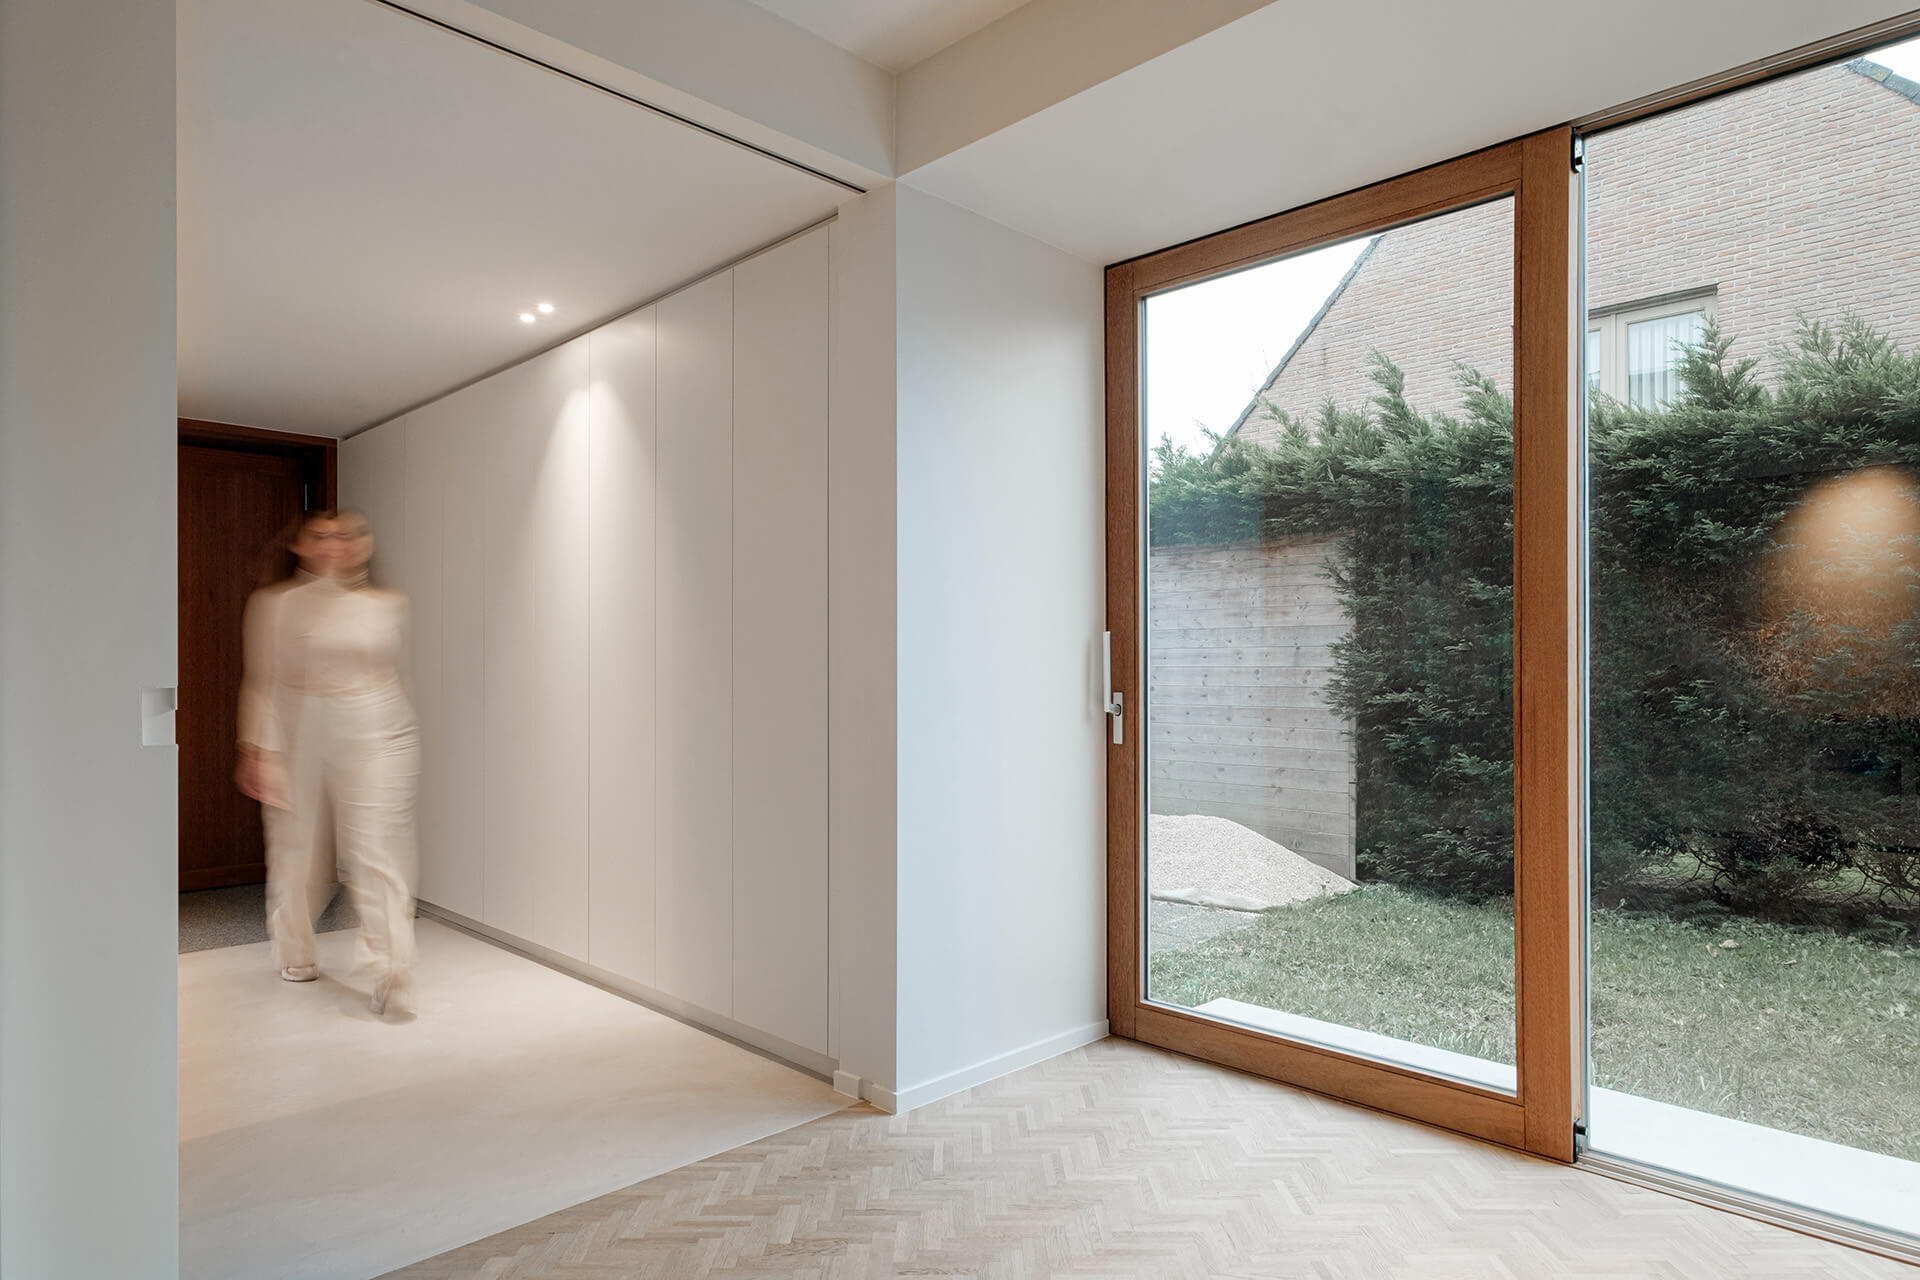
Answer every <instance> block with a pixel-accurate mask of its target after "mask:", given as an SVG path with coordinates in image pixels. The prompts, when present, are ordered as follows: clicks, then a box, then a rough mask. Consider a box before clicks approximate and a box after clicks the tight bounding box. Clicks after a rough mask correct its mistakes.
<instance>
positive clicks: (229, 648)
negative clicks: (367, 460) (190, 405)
mask: <svg viewBox="0 0 1920 1280" xmlns="http://www.w3.org/2000/svg"><path fill="white" fill-rule="evenodd" d="M338 450H339V445H338V442H337V441H334V440H331V439H328V438H326V437H324V436H306V435H292V434H286V433H282V432H276V431H267V430H262V429H260V428H257V427H242V426H234V425H231V424H228V423H216V422H203V421H200V420H198V419H193V418H182V419H180V441H179V502H180V507H179V513H180V514H179V557H180V559H179V567H180V599H179V627H180V693H179V710H178V712H177V713H176V717H175V734H176V737H177V740H178V742H179V748H180V891H181V892H182V893H186V892H190V891H193V890H198V889H221V888H227V887H230V886H234V885H250V884H261V883H263V882H264V881H265V880H266V878H267V866H266V848H265V844H264V841H263V838H262V835H261V827H260V806H259V805H258V804H256V803H255V802H254V801H252V800H250V799H248V798H247V797H246V796H244V795H242V794H241V793H240V790H239V789H238V788H237V787H235V786H234V784H233V773H234V765H235V754H234V752H235V747H234V723H235V715H236V714H237V707H238V702H239V695H240V676H241V668H242V660H241V648H240V623H241V615H242V614H243V613H244V612H245V610H246V606H247V597H248V596H249V595H250V594H251V593H252V592H253V590H254V589H255V588H256V587H259V586H264V585H265V584H266V583H267V582H271V581H278V580H279V579H281V578H284V577H286V576H288V574H289V573H290V572H291V564H290V563H287V562H286V561H288V560H289V555H290V553H288V552H286V551H285V550H283V549H282V548H280V547H277V546H276V545H275V543H276V540H277V539H279V538H280V537H281V536H282V535H283V534H284V533H285V531H286V530H287V528H288V526H289V525H290V524H291V523H292V522H293V521H294V520H296V519H297V518H298V517H299V516H300V515H302V514H303V513H304V512H307V511H323V510H326V509H328V508H330V507H332V506H333V505H334V502H335V492H334V491H335V483H336V477H337V474H338V466H337V457H338Z"/></svg>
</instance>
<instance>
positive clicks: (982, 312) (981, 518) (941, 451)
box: [896, 189, 1106, 1106]
mask: <svg viewBox="0 0 1920 1280" xmlns="http://www.w3.org/2000/svg"><path fill="white" fill-rule="evenodd" d="M897 200H898V207H899V212H898V221H897V236H898V241H897V245H896V252H897V270H898V279H897V284H898V308H899V310H898V330H897V333H898V419H897V425H896V430H897V440H898V451H899V453H898V481H897V483H898V489H897V500H898V504H899V507H898V511H899V535H898V536H899V541H898V552H897V554H898V557H899V562H898V583H899V603H898V631H897V637H898V639H897V643H898V646H899V665H898V678H899V720H898V726H899V727H898V734H899V738H898V753H899V754H898V768H899V800H898V802H899V818H898V820H899V848H898V860H899V870H898V874H899V926H898V927H899V991H898V1001H899V1033H898V1034H899V1048H898V1052H899V1062H898V1079H899V1086H898V1093H899V1103H900V1105H902V1106H911V1105H916V1104H917V1103H920V1102H924V1101H929V1100H931V1099H932V1098H935V1097H939V1096H941V1095H943V1094H946V1093H950V1092H953V1091H955V1090H956V1089H960V1088H965V1087H967V1086H969V1085H971V1084H973V1083H975V1082H976V1081H978V1080H982V1079H988V1078H991V1077H993V1076H996V1075H1000V1074H1002V1073H1004V1072H1006V1071H1009V1070H1012V1069H1015V1068H1016V1067H1019V1066H1024V1065H1026V1064H1027V1063H1029V1062H1033V1061H1038V1060H1040V1059H1042V1058H1045V1057H1050V1056H1052V1055H1053V1054H1055V1053H1058V1052H1061V1051H1063V1050H1064V1049H1067V1048H1071V1047H1073V1046H1075V1045H1078V1044H1082V1043H1086V1042H1087V1041H1089V1040H1093V1039H1098V1038H1099V1037H1100V1036H1103V1035H1104V1034H1106V1023H1105V1016H1106V1014H1105V1009H1106V970H1105V954H1106V948H1105V936H1106V895H1105V876H1106V873H1105V867H1106V812H1105V804H1106V801H1105V794H1106V792H1105V770H1106V763H1105V761H1106V753H1105V748H1104V746H1103V743H1104V737H1103V734H1104V731H1105V722H1104V718H1103V716H1102V715H1101V714H1100V712H1099V709H1098V707H1097V705H1096V702H1095V698H1094V688H1093V686H1094V684H1095V682H1096V680H1097V675H1096V673H1095V671H1096V669H1095V666H1094V662H1095V655H1096V654H1097V652H1098V650H1097V648H1096V644H1097V640H1098V636H1099V633H1100V630H1101V627H1102V626H1103V625H1104V623H1103V618H1104V614H1105V600H1104V592H1103V585H1102V584H1103V582H1104V563H1105V560H1104V556H1105V541H1104V527H1105V521H1104V516H1103V512H1104V508H1105V496H1104V490H1103V483H1104V481H1103V474H1104V467H1103V459H1104V449H1105V443H1104V442H1105V426H1104V416H1103V409H1102V403H1103V401H1102V396H1103V392H1102V380H1101V370H1102V350H1101V335H1102V333H1103V325H1102V307H1103V301H1102V274H1101V271H1100V269H1099V268H1098V267H1096V266H1093V265H1092V264H1089V263H1086V262H1082V261H1080V260H1078V259H1075V258H1072V257H1069V256H1068V255H1066V254H1063V253H1060V252H1059V251H1057V250H1054V249H1051V248H1049V247H1047V246H1045V245H1043V244H1041V243H1039V242H1038V241H1035V240H1032V239H1030V238H1028V237H1026V236H1023V235H1020V234H1018V233H1016V232H1013V231H1010V230H1008V229H1007V228H1005V227H1002V226H999V225H997V224H995V223H992V222H988V221H986V220H985V219H983V218H980V217H979V216H977V215H975V214H972V213H968V212H966V211H964V210H961V209H958V208H956V207H954V206H952V205H948V204H944V203H942V202H940V201H938V200H935V199H933V198H932V197H929V196H925V195H922V194H920V193H918V192H915V191H911V190H907V189H901V190H900V191H899V192H898V195H897Z"/></svg>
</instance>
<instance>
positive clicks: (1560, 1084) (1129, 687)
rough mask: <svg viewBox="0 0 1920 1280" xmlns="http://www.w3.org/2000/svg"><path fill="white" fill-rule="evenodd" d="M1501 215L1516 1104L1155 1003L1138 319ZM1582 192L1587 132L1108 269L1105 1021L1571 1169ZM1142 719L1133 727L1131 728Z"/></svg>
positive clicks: (1578, 1035) (1475, 159) (1415, 176)
mask: <svg viewBox="0 0 1920 1280" xmlns="http://www.w3.org/2000/svg"><path fill="white" fill-rule="evenodd" d="M1503 196H1510V197H1512V199H1513V202H1514V320H1513V323H1514V417H1515V428H1514V681H1515V688H1514V880H1515V885H1514V948H1515V956H1514V960H1515V967H1514V989H1515V1016H1516V1020H1517V1024H1518V1025H1517V1028H1516V1042H1515V1043H1516V1054H1515V1057H1516V1067H1517V1079H1518V1088H1517V1091H1516V1092H1515V1093H1513V1094H1506V1093H1501V1092H1498V1091H1495V1090H1491V1089H1486V1088H1481V1087H1478V1086H1475V1085H1471V1084H1467V1083H1464V1082H1460V1081H1455V1080H1449V1079H1444V1078H1442V1077H1438V1076H1433V1075H1429V1074H1426V1073H1424V1072H1420V1071H1417V1070H1414V1069H1412V1068H1406V1067H1399V1066H1394V1065H1392V1064H1388V1063H1383V1062H1378V1061H1374V1060H1372V1059H1367V1058H1361V1057H1358V1056H1356V1055H1353V1054H1348V1053H1342V1052H1340V1051H1338V1050H1334V1049H1330V1048H1326V1047H1324V1046H1320V1045H1315V1044H1310V1043H1306V1042H1303V1041H1297V1040H1289V1039H1286V1038H1283V1037H1280V1036H1277V1035H1272V1034H1269V1033H1266V1032H1260V1031H1255V1030H1252V1029H1250V1028H1245V1027H1240V1026H1235V1025H1232V1024H1228V1023H1225V1022H1221V1021H1217V1020H1214V1019H1210V1018H1205V1017H1202V1016H1200V1015H1198V1014H1194V1013H1191V1012H1188V1011H1185V1010H1181V1009H1177V1008H1173V1007H1171V1006H1168V1005H1163V1004H1154V1003H1150V1002H1148V1001H1147V1000H1146V999H1145V992H1144V982H1145V966H1144V960H1145V957H1144V955H1143V954H1142V948H1141V943H1142V938H1143V936H1144V930H1143V929H1142V923H1143V922H1142V920H1141V906H1142V902H1141V888H1142V872H1143V863H1144V856H1145V850H1144V844H1143V842H1142V834H1143V833H1142V817H1143V814H1144V811H1145V799H1146V796H1145V790H1144V786H1143V783H1144V779H1145V769H1144V751H1145V743H1146V740H1147V715H1146V714H1145V713H1147V712H1148V711H1149V710H1150V709H1149V708H1148V707H1147V705H1146V697H1145V681H1144V679H1143V672H1142V667H1141V642H1142V637H1143V634H1144V627H1143V623H1144V610H1143V607H1142V605H1143V602H1142V599H1141V594H1142V587H1143V582H1144V579H1143V575H1142V555H1143V551H1144V538H1145V526H1144V523H1143V522H1142V520H1141V514H1142V507H1141V504H1142V500H1143V498H1144V496H1145V491H1144V484H1143V480H1144V477H1143V475H1142V470H1141V468H1142V461H1143V458H1144V450H1143V440H1142V430H1141V379H1140V354H1141V353H1140V321H1141V315H1142V312H1143V309H1144V305H1145V300H1146V298H1147V297H1148V296H1149V295H1151V294H1154V293H1158V292H1161V291H1164V290H1166V289H1170V288H1173V287H1175V286H1178V285H1184V284H1191V283H1194V282H1196V281H1199V280H1203V279H1206V278H1208V277H1211V276H1217V275H1221V274H1225V273H1227V272H1230V271H1235V270H1238V269H1241V268H1245V267H1250V266H1255V265H1258V264H1260V263H1262V262H1267V261H1271V260H1273V259H1276V258H1280V257H1285V256H1288V255H1290V254H1295V253H1300V252H1303V251H1305V250H1308V249H1312V248H1315V247H1317V246H1320V245H1324V244H1329V243H1332V242H1335V241H1340V240H1347V239H1351V238H1353V237H1356V236H1361V235H1367V234H1372V233H1374V232H1378V231H1384V230H1387V229H1389V228H1392V227H1395V226H1400V225H1403V224H1406V223H1409V222H1413V221H1416V220H1418V219H1421V218H1426V217H1430V216H1433V215H1435V214H1440V213H1446V212H1450V211H1452V210H1456V209H1462V208H1466V207H1470V206H1472V205H1476V204H1481V203H1484V202H1486V201H1488V200H1494V199H1498V198H1501V197H1503ZM1578 198H1579V196H1578V176H1577V174H1576V172H1575V170H1574V165H1573V136H1572V131H1571V129H1568V128H1558V129H1550V130H1547V131H1545V132H1543V133H1538V134H1534V135H1531V136H1529V137H1526V138H1521V139H1517V140H1515V141H1513V142H1508V143H1503V144H1501V145H1500V146H1496V147H1490V148H1488V149H1486V150H1484V151H1478V152H1475V153H1473V154H1471V155H1468V156H1463V157H1461V158H1460V159H1457V160H1451V161H1448V162H1446V163H1444V164H1439V165H1435V166H1433V167H1431V168H1428V169H1422V170H1419V171H1418V172H1415V173H1410V174H1406V175H1404V176H1402V177H1398V178H1392V179H1389V180H1388V181H1385V182H1381V183H1378V184H1375V185H1374V186H1370V187H1366V188H1363V189H1361V190H1359V191H1354V192H1350V193H1348V194H1346V195H1340V196H1334V197H1332V198H1330V199H1327V200H1322V201H1320V202H1318V203H1316V204H1312V205H1308V206H1306V207H1304V208H1300V209H1296V210H1293V211H1291V212H1288V213H1282V214H1278V215H1275V216H1274V217H1270V218H1266V219H1262V220H1261V221H1258V222H1252V223H1248V224H1246V225H1245V226H1241V227H1235V228H1233V229H1231V230H1228V231H1223V232H1220V233H1218V234H1216V235H1212V236H1207V237H1204V238H1202V239H1199V240H1195V241H1191V242H1189V243H1186V244H1182V245H1176V246H1174V247H1172V248H1170V249H1164V250H1161V251H1160V252H1157V253H1152V254H1147V255H1145V256H1143V257H1139V258H1134V259H1131V260H1129V261H1126V262H1121V263H1117V264H1115V265H1114V266H1111V267H1109V268H1108V269H1107V274H1106V363H1107V627H1108V629H1109V630H1110V631H1111V632H1112V633H1113V687H1114V689H1115V690H1116V691H1118V692H1120V693H1122V694H1123V696H1124V697H1125V699H1126V706H1127V707H1128V710H1129V712H1130V714H1129V715H1128V717H1127V720H1128V726H1127V727H1128V728H1129V729H1130V730H1131V732H1130V733H1128V734H1127V741H1126V742H1125V744H1124V745H1120V746H1112V745H1110V746H1109V747H1108V748H1107V1017H1108V1024H1109V1026H1110V1028H1111V1030H1112V1032H1113V1034H1115V1035H1118V1036H1124V1037H1128V1038H1131V1039H1136V1040H1140V1041H1143V1042H1145V1043H1148V1044H1154V1045H1159V1046H1161V1047H1164V1048H1168V1049H1173V1050H1177V1051H1179V1052H1183V1053H1190V1054H1193V1055H1194V1056H1197V1057H1203V1058H1207V1059H1210V1060H1212V1061H1215V1062H1219V1063H1222V1064H1224V1065H1227V1066H1231V1067H1237V1068H1239V1069H1241V1070H1245V1071H1249V1072H1253V1073H1255V1074H1258V1075H1263V1076H1268V1077H1271V1078H1273V1079H1276V1080H1283V1081H1286V1082H1287V1083H1290V1084H1295V1085H1300V1086H1302V1087H1304V1088H1308V1089H1312V1090H1315V1091H1317V1092H1320V1093H1326V1094H1330V1095H1332V1096H1334V1097H1339V1098H1343V1099H1346V1100H1349V1101H1352V1102H1357V1103H1361V1104H1363V1105H1366V1106H1370V1107H1375V1108H1378V1109H1379V1110H1382V1111H1390V1112H1394V1113H1396V1114H1399V1115H1404V1116H1408V1117H1411V1118H1413V1119H1416V1120H1422V1121H1426V1122H1429V1123H1432V1124H1436V1125H1440V1126H1443V1127H1445V1128H1448V1129H1454V1130H1458V1131H1460V1132H1462V1133H1467V1134H1471V1135H1473V1136H1475V1137H1480V1138H1485V1139H1489V1140H1491V1141H1494V1142H1499V1143H1503V1144H1505V1145H1507V1146H1511V1147H1516V1148H1519V1149H1521V1150H1525V1151H1530V1152H1533V1153H1535V1154H1538V1155H1542V1156H1546V1157H1548V1158H1551V1159H1555V1160H1562V1161H1571V1160H1572V1159H1573V1155H1574V1125H1575V1122H1576V1121H1577V1120H1578V1119H1579V1116H1580V1108H1581V1106H1582V1103H1583V1099H1584V1093H1585V1090H1584V1084H1583V1081H1584V1076H1583V1073H1584V1071H1585V1052H1584V1034H1585V1031H1584V1024H1585V1018H1584V1013H1583V1003H1582V1000H1581V997H1580V992H1581V984H1582V982H1583V976H1582V975H1583V974H1584V954H1585V952H1584V937H1583V933H1584V920H1585V911H1584V907H1583V905H1582V902H1581V897H1580V892H1579V890H1580V887H1581V886H1580V877H1581V874H1582V870H1583V867H1584V863H1583V860H1582V839H1583V826H1582V822H1581V817H1580V805H1579V796H1580V751H1581V743H1582V735H1581V724H1580V702H1579V691H1580V679H1579V676H1580V653H1581V635H1580V617H1581V615H1580V608H1579V599H1580V594H1579V586H1580V581H1579V575H1580V571H1581V563H1582V561H1581V556H1580V540H1579V518H1580V501H1579V489H1578V483H1579V476H1580V474H1581V470H1580V448H1581V446H1580V426H1581V404H1580V397H1579V387H1578V386H1577V383H1576V379H1575V376H1574V372H1573V371H1574V370H1575V369H1576V368H1577V367H1578V365H1577V359H1578V351H1577V346H1576V344H1577V342H1578V340H1579V336H1580V316H1579V307H1580V288H1579V275H1578V271H1579V260H1580V259H1579V252H1578V248H1579V246H1578V244H1577V236H1578V233H1579V220H1578V217H1577V216H1576V210H1577V208H1578ZM1135 708H1138V710H1135Z"/></svg>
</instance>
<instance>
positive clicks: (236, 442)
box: [177, 418, 340, 511]
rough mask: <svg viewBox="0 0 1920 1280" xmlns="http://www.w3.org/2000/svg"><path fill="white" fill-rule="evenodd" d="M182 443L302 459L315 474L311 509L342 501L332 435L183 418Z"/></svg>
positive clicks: (336, 446) (337, 452)
mask: <svg viewBox="0 0 1920 1280" xmlns="http://www.w3.org/2000/svg"><path fill="white" fill-rule="evenodd" d="M177 423H178V427H179V438H178V441H177V443H179V444H192V445H204V446H211V447H213V448H216V449H235V450H238V451H240V452H242V453H273V454H280V455H283V456H286V457H292V458H299V459H300V460H301V462H302V464H303V465H305V466H306V467H307V468H308V470H309V473H310V474H311V475H312V476H313V484H314V489H315V493H314V495H313V501H312V502H310V503H308V504H307V510H309V511H331V510H332V509H333V508H334V507H335V506H336V505H338V503H339V501H340V442H339V441H338V440H336V439H334V438H333V437H332V436H309V435H301V434H299V433H298V432H293V431H270V430H268V429H266V428H264V427H247V426H241V425H240V424H239V423H235V422H209V421H207V420H206V419H204V418H180V419H178V420H177Z"/></svg>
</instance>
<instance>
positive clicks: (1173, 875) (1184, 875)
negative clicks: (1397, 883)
mask: <svg viewBox="0 0 1920 1280" xmlns="http://www.w3.org/2000/svg"><path fill="white" fill-rule="evenodd" d="M1147 821H1148V826H1147V885H1148V890H1149V892H1150V893H1151V895H1152V896H1153V897H1155V898H1158V899H1160V900H1161V901H1163V902H1185V903H1191V904H1193V905H1195V906H1202V907H1226V908H1229V909H1231V910H1234V911H1266V910H1268V909H1269V908H1272V907H1282V906H1285V905H1286V904H1287V903H1289V902H1304V901H1305V900H1306V899H1308V898H1317V897H1319V896H1321V895H1322V894H1327V893H1345V892H1346V891H1347V890H1349V889H1351V888H1353V882H1352V881H1351V880H1348V879H1347V878H1346V877H1344V876H1341V875H1336V874H1335V873H1333V872H1331V871H1329V870H1327V869H1326V868H1325V867H1323V866H1320V865H1319V864H1318V863H1315V862H1311V861H1309V860H1307V859H1306V858H1303V857H1301V856H1300V855H1299V854H1297V853H1295V852H1294V851H1293V850H1291V849H1289V848H1287V847H1286V846H1285V845H1283V844H1278V843H1276V842H1274V841H1272V840H1269V839H1267V838H1266V837H1265V836H1263V835H1261V834H1260V833H1259V832H1257V831H1252V830H1249V829H1248V828H1246V827H1243V826H1241V825H1240V824H1239V823H1237V822H1233V821H1230V820H1228V819H1226V818H1210V817H1204V816H1201V815H1187V816H1183V817H1169V816H1167V815H1165V814H1158V813H1156V814H1152V815H1149V817H1148V820H1147Z"/></svg>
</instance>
